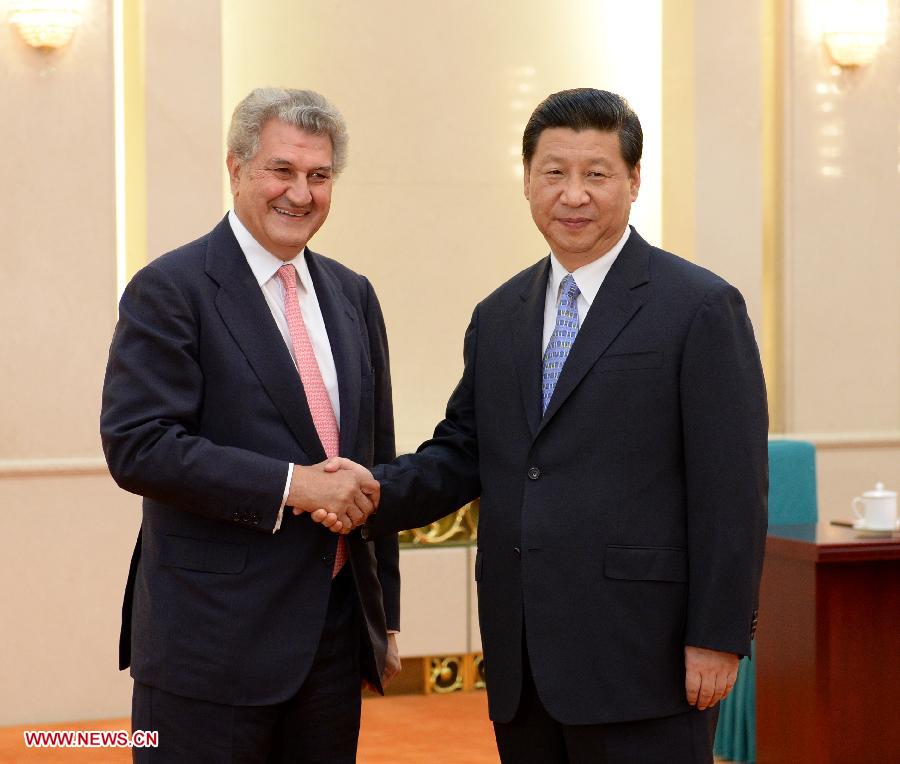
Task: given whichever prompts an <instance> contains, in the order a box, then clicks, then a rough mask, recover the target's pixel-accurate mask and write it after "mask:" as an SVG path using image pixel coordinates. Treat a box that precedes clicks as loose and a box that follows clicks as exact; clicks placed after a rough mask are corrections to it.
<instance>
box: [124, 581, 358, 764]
mask: <svg viewBox="0 0 900 764" xmlns="http://www.w3.org/2000/svg"><path fill="white" fill-rule="evenodd" d="M349 568H350V566H349V565H346V566H345V567H344V569H343V570H342V571H341V572H340V573H339V574H338V575H337V576H336V577H335V578H334V580H333V581H332V584H331V596H330V598H329V602H328V615H327V617H326V620H325V626H324V628H323V630H322V636H321V638H320V640H319V646H318V649H317V651H316V657H315V659H314V661H313V665H312V668H311V669H310V672H309V674H308V675H307V677H306V679H305V680H304V682H303V685H302V686H301V687H300V689H299V690H298V692H297V693H296V694H295V695H294V696H293V697H291V698H290V699H288V700H287V701H285V702H284V703H279V704H276V705H272V706H230V705H223V704H219V703H210V702H208V701H204V700H196V699H193V698H185V697H181V696H179V695H174V694H172V693H168V692H164V691H162V690H160V689H158V688H156V687H150V686H148V685H144V684H141V683H139V682H135V683H134V694H133V699H132V728H133V729H140V730H156V731H157V732H158V733H159V747H157V748H141V749H138V748H135V749H133V760H134V761H135V762H139V763H140V764H150V763H151V762H152V764H169V762H172V764H182V763H183V764H207V763H208V764H220V763H221V762H234V763H235V764H238V763H240V764H251V763H253V764H263V763H265V764H275V763H276V762H297V763H298V764H318V763H319V762H321V763H322V764H325V763H326V762H327V764H343V763H344V762H346V763H347V764H351V763H352V762H354V761H355V760H356V747H357V742H358V739H359V718H360V710H361V705H360V698H361V695H360V681H361V673H360V658H359V655H360V618H359V615H358V610H357V607H358V606H357V602H356V592H355V591H354V585H353V576H352V572H351V571H350V569H349Z"/></svg>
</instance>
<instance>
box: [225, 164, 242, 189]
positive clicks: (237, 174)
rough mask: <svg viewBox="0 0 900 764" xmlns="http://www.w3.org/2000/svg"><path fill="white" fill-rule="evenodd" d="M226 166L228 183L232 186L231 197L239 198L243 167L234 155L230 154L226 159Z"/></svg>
mask: <svg viewBox="0 0 900 764" xmlns="http://www.w3.org/2000/svg"><path fill="white" fill-rule="evenodd" d="M225 166H226V167H227V168H228V181H229V183H230V184H231V195H232V196H237V192H238V186H239V185H240V180H241V170H242V169H243V165H242V164H241V161H240V160H239V159H238V158H237V157H235V155H234V154H229V155H228V156H227V157H225Z"/></svg>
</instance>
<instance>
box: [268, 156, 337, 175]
mask: <svg viewBox="0 0 900 764" xmlns="http://www.w3.org/2000/svg"><path fill="white" fill-rule="evenodd" d="M269 164H270V165H273V164H274V165H281V166H287V167H293V166H294V163H293V162H292V161H291V160H290V159H282V158H281V157H272V158H271V159H270V160H269ZM316 170H325V171H327V172H332V170H333V168H332V166H331V165H330V164H323V165H320V166H319V167H313V168H312V169H311V170H310V172H315V171H316Z"/></svg>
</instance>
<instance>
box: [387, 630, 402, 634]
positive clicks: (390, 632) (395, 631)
mask: <svg viewBox="0 0 900 764" xmlns="http://www.w3.org/2000/svg"><path fill="white" fill-rule="evenodd" d="M387 633H388V634H399V633H400V629H388V630H387Z"/></svg>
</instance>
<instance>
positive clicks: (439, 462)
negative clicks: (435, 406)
mask: <svg viewBox="0 0 900 764" xmlns="http://www.w3.org/2000/svg"><path fill="white" fill-rule="evenodd" d="M477 343H478V308H476V309H475V312H474V314H473V316H472V321H471V323H470V324H469V328H468V329H467V330H466V336H465V343H464V348H463V358H464V363H465V366H464V370H463V376H462V379H460V381H459V383H458V384H457V386H456V389H455V390H454V391H453V394H452V395H451V396H450V401H449V402H448V403H447V412H446V415H445V417H444V420H443V421H442V422H441V423H440V424H438V426H437V427H436V428H435V431H434V435H433V437H432V438H431V440H428V441H426V442H425V443H423V444H422V445H421V446H419V449H418V451H417V452H416V453H415V454H407V455H405V456H401V457H399V458H398V459H396V460H394V461H393V462H392V463H390V464H384V465H382V466H381V467H377V468H376V469H375V477H376V478H377V479H378V480H379V481H381V504H380V505H379V509H378V511H377V512H376V513H375V514H374V515H372V516H371V517H370V518H369V522H368V524H367V527H366V531H367V534H366V535H367V536H368V537H369V538H375V537H378V536H380V535H381V534H383V533H391V532H395V531H397V530H403V529H407V528H419V527H421V526H423V525H427V524H428V523H431V522H434V521H435V520H438V519H440V518H441V517H444V516H445V515H447V514H449V513H451V512H454V511H456V510H457V509H459V508H460V507H461V506H463V505H465V504H467V503H468V502H470V501H472V500H473V499H475V498H477V497H478V495H479V494H480V493H481V482H480V478H479V472H478V439H477V428H476V421H475V356H476V352H477Z"/></svg>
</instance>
